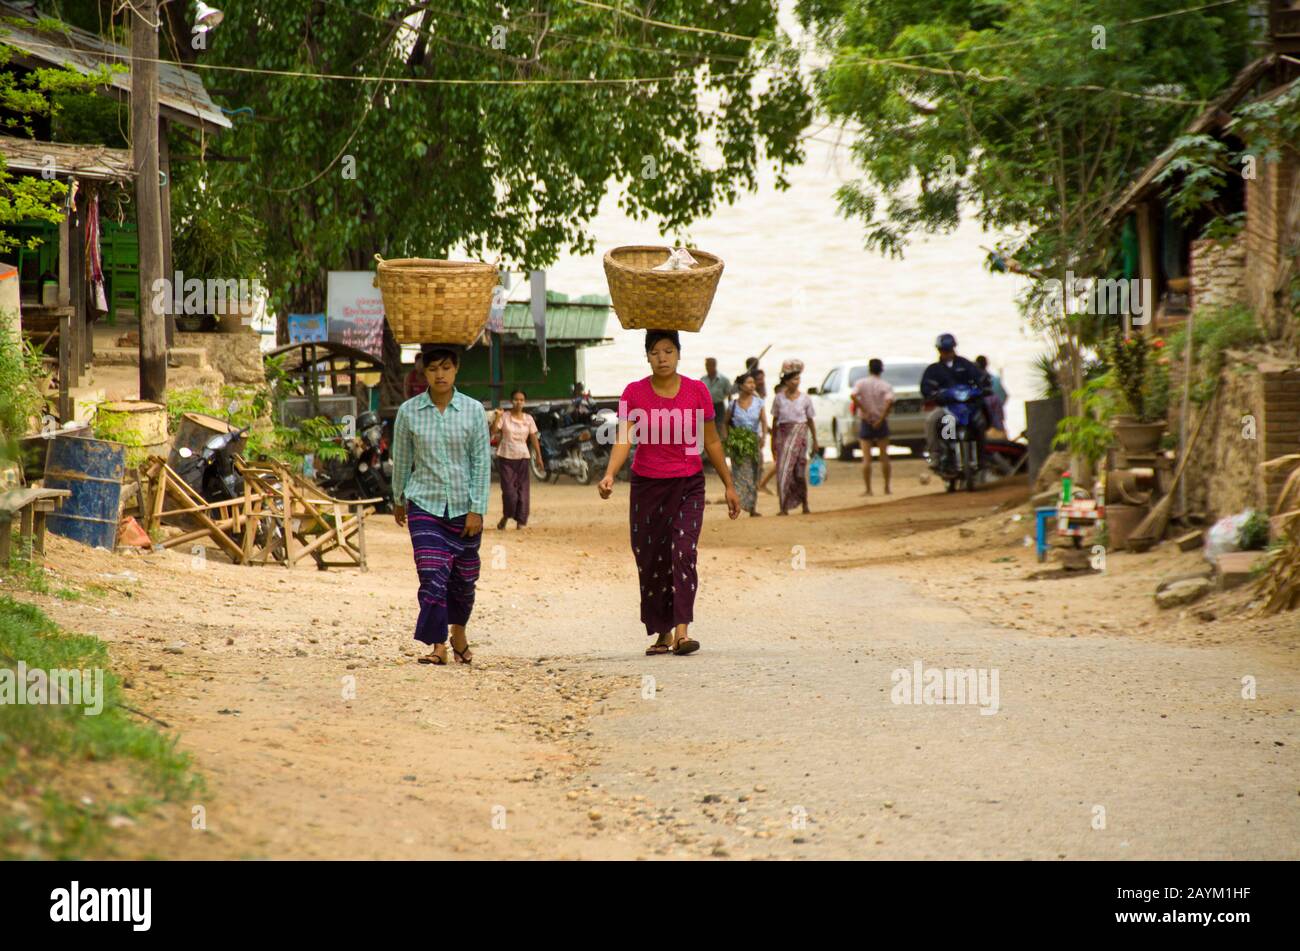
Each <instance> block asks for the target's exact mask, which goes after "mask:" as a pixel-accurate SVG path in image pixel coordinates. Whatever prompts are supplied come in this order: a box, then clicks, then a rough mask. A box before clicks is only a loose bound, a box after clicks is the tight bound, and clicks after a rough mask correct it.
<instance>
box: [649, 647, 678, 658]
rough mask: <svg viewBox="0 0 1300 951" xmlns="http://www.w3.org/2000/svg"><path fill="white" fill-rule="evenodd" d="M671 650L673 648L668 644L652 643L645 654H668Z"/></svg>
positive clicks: (651, 655)
mask: <svg viewBox="0 0 1300 951" xmlns="http://www.w3.org/2000/svg"><path fill="white" fill-rule="evenodd" d="M670 650H672V648H671V647H669V646H668V645H667V644H651V645H650V646H649V647H647V648H646V649H645V655H646V656H647V657H656V656H658V655H659V654H667V653H668V652H669V651H670Z"/></svg>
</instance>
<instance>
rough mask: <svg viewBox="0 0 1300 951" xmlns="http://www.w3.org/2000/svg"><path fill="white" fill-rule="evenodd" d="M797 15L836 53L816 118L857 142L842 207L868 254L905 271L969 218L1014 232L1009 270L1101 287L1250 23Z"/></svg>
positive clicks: (950, 10)
mask: <svg viewBox="0 0 1300 951" xmlns="http://www.w3.org/2000/svg"><path fill="white" fill-rule="evenodd" d="M798 11H799V14H800V17H801V19H803V21H804V22H805V23H806V24H808V25H810V26H812V27H813V28H814V29H816V30H817V32H818V33H819V34H820V35H822V36H824V37H827V38H828V39H830V40H831V41H832V42H833V44H834V45H833V50H832V52H833V58H832V59H831V61H830V63H829V64H828V65H827V66H826V67H825V68H824V69H823V70H822V71H821V72H820V73H819V75H818V77H817V92H818V98H819V100H820V103H821V105H822V106H823V108H824V109H826V110H827V112H829V113H830V115H831V116H832V117H833V118H839V119H845V120H850V121H852V122H854V123H856V124H858V125H859V126H860V127H861V129H860V131H859V132H858V135H857V139H856V140H855V142H854V154H855V157H856V158H857V160H858V162H859V164H860V166H861V168H862V169H863V172H864V179H863V181H862V182H860V183H857V184H855V185H854V186H853V187H852V188H849V189H845V190H843V191H841V193H840V198H841V206H842V208H843V210H844V211H845V213H846V214H849V215H852V216H854V217H859V218H862V219H863V222H864V228H865V234H866V243H867V245H868V246H869V247H873V248H876V249H878V250H880V251H882V252H884V253H887V254H899V253H901V252H902V250H903V249H904V247H905V245H906V242H907V240H909V238H910V237H911V236H912V235H913V234H915V233H916V232H917V231H921V232H925V231H927V230H935V229H938V230H948V229H951V228H953V227H955V226H956V224H957V222H958V221H959V220H960V214H961V209H962V208H963V207H964V208H968V209H969V210H970V211H971V212H972V213H973V214H974V215H975V216H977V217H978V218H979V220H980V221H981V222H982V223H983V224H985V225H986V226H989V227H992V228H995V229H999V230H1007V231H1014V232H1016V233H1017V234H1018V235H1019V238H1018V240H1017V241H1016V243H1015V245H1014V246H1013V247H1011V248H1009V249H1008V251H1009V252H1010V255H1011V256H1013V257H1015V258H1016V260H1017V261H1018V262H1019V263H1020V264H1021V265H1023V266H1025V267H1027V268H1032V269H1036V270H1039V271H1043V272H1047V273H1051V274H1058V273H1063V272H1064V270H1065V269H1066V268H1067V267H1073V268H1074V269H1075V270H1076V271H1087V272H1089V273H1094V272H1097V271H1099V269H1100V267H1101V263H1102V258H1103V257H1104V254H1105V252H1106V242H1107V240H1108V235H1106V234H1104V233H1103V229H1102V227H1101V222H1102V218H1103V215H1102V212H1103V211H1104V209H1105V208H1106V207H1107V205H1108V203H1109V202H1110V201H1111V200H1112V199H1114V198H1115V197H1117V195H1118V193H1119V192H1120V191H1121V190H1122V188H1123V187H1124V186H1125V185H1127V183H1128V181H1129V180H1130V178H1131V176H1132V175H1134V174H1136V173H1137V172H1138V171H1139V170H1140V169H1141V168H1142V167H1143V166H1144V165H1145V164H1146V163H1147V162H1148V161H1149V160H1150V159H1151V158H1152V157H1154V155H1155V154H1156V153H1157V152H1158V151H1159V149H1160V148H1162V147H1163V146H1164V145H1165V144H1166V143H1167V142H1168V141H1169V138H1170V137H1172V136H1173V135H1174V134H1175V133H1176V131H1177V129H1178V128H1179V127H1180V126H1181V125H1182V124H1183V123H1184V122H1185V121H1186V119H1187V118H1188V116H1189V115H1190V114H1191V113H1192V111H1193V110H1194V109H1195V108H1196V105H1195V102H1194V100H1195V99H1196V98H1197V97H1198V96H1201V95H1208V94H1209V92H1210V91H1213V90H1217V89H1218V88H1219V87H1220V86H1222V85H1223V84H1224V83H1225V82H1226V81H1227V79H1228V78H1229V77H1230V76H1231V75H1232V74H1233V72H1235V70H1236V69H1237V68H1238V66H1239V65H1241V63H1242V62H1243V60H1244V56H1245V54H1246V48H1245V45H1244V40H1242V39H1240V37H1242V36H1244V29H1240V28H1244V9H1235V8H1232V7H1226V8H1215V9H1212V10H1207V11H1199V12H1192V13H1186V14H1183V15H1179V16H1174V17H1161V18H1159V19H1153V20H1147V21H1144V22H1137V21H1139V20H1140V18H1143V17H1147V16H1151V15H1153V14H1162V13H1169V12H1170V4H1169V3H1168V2H1165V0H1136V2H1134V0H1122V2H1121V0H1088V2H1083V3H1079V2H1076V0H1021V2H1017V3H1014V4H1012V3H996V2H978V0H947V2H940V3H935V2H933V0H871V2H867V0H802V2H800V3H799V5H798ZM1229 25H1230V26H1229ZM1234 31H1235V32H1234ZM1223 36H1236V37H1238V38H1237V39H1234V40H1230V41H1225V40H1224V39H1222V38H1221V37H1223ZM1160 96H1162V97H1163V98H1154V97H1160ZM1165 99H1175V100H1179V99H1181V100H1186V101H1187V102H1188V104H1187V105H1181V106H1180V105H1178V104H1177V103H1176V102H1166V101H1164V100H1165ZM918 182H919V183H921V186H922V187H921V194H920V195H917V194H916V191H917V183H918ZM870 191H875V192H876V193H877V198H876V200H871V198H870V196H869V194H868V192H870Z"/></svg>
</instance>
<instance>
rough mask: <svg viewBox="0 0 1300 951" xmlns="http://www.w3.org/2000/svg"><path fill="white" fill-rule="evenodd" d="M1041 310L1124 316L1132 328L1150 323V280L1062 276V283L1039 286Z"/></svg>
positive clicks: (1070, 273)
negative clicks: (1041, 292) (1040, 288)
mask: <svg viewBox="0 0 1300 951" xmlns="http://www.w3.org/2000/svg"><path fill="white" fill-rule="evenodd" d="M1042 287H1043V297H1042V299H1041V308H1042V310H1043V311H1044V312H1047V313H1066V314H1092V315H1099V316H1104V317H1122V316H1127V317H1129V318H1130V322H1131V323H1132V324H1133V325H1134V326H1135V327H1144V326H1146V324H1147V322H1148V321H1150V319H1151V309H1152V303H1153V294H1154V291H1153V290H1152V287H1151V279H1150V278H1145V277H1142V278H1138V277H1134V278H1109V277H1103V278H1094V277H1077V276H1076V275H1075V273H1074V272H1073V271H1066V272H1065V280H1064V281H1062V280H1060V279H1059V278H1055V277H1052V278H1048V279H1047V280H1045V281H1043V282H1042Z"/></svg>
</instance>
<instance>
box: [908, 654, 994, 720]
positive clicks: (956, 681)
mask: <svg viewBox="0 0 1300 951" xmlns="http://www.w3.org/2000/svg"><path fill="white" fill-rule="evenodd" d="M889 679H890V680H891V681H892V682H893V684H894V688H893V690H891V691H890V692H889V699H890V700H891V701H892V702H894V703H900V704H901V703H907V704H917V705H920V704H926V705H929V704H946V703H960V704H978V705H979V707H980V716H992V715H993V714H995V713H997V712H998V709H999V707H1000V706H1001V701H1000V699H999V691H998V669H997V668H996V667H992V668H988V667H979V668H976V667H966V668H962V667H925V666H924V665H923V664H922V663H921V662H920V661H919V660H917V661H913V663H912V669H911V670H908V669H907V668H906V667H899V668H898V669H896V670H895V671H894V672H893V673H892V674H891V675H890V678H889Z"/></svg>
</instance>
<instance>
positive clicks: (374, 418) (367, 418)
mask: <svg viewBox="0 0 1300 951" xmlns="http://www.w3.org/2000/svg"><path fill="white" fill-rule="evenodd" d="M378 425H379V414H378V413H376V412H375V411H374V410H369V409H368V410H366V411H365V412H364V413H362V414H361V415H360V416H358V417H357V430H358V431H364V430H367V429H369V428H370V427H371V426H378Z"/></svg>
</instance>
